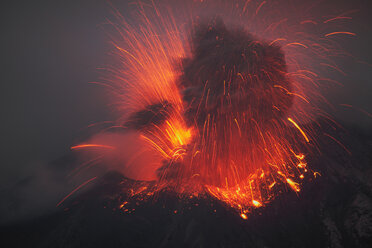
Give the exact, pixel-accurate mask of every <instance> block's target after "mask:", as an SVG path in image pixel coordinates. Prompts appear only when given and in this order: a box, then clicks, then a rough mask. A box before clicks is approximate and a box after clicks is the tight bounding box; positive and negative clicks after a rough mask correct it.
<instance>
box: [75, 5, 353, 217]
mask: <svg viewBox="0 0 372 248" xmlns="http://www.w3.org/2000/svg"><path fill="white" fill-rule="evenodd" d="M206 2H207V1H206ZM217 2H218V1H216V3H214V4H213V6H214V7H213V8H215V9H218V7H216V6H220V9H224V11H223V12H222V13H224V14H221V15H212V17H211V16H209V17H207V18H201V17H200V15H199V14H198V13H199V12H198V11H196V10H197V9H198V8H199V9H200V12H203V11H204V10H205V9H206V8H207V7H206V6H211V5H210V4H209V5H208V3H204V2H203V1H201V2H200V3H199V2H198V3H195V2H193V4H191V5H192V7H190V6H189V9H191V11H190V12H192V13H191V14H190V16H189V17H186V18H184V19H182V18H183V16H182V17H180V16H181V15H177V18H176V17H175V15H176V14H177V13H176V12H175V13H172V12H171V11H170V10H169V9H168V8H161V7H159V6H156V5H155V4H153V3H152V4H150V5H146V4H139V5H138V6H137V7H138V11H137V12H138V16H137V17H138V18H137V19H136V23H135V24H130V23H128V22H127V21H125V20H124V18H123V17H122V16H121V15H120V13H119V12H117V11H114V15H115V17H116V19H117V20H118V23H114V22H110V25H111V26H112V27H113V28H114V30H115V33H116V34H118V35H113V36H112V44H113V47H114V56H113V58H115V59H116V61H115V63H114V66H112V67H111V68H109V69H108V71H109V72H110V73H109V74H110V77H109V80H108V81H109V84H108V85H109V88H110V93H111V94H112V99H114V106H116V107H117V110H118V112H119V113H120V117H119V118H118V120H117V125H116V126H119V127H120V128H122V129H124V130H125V131H126V132H131V133H135V139H136V140H137V141H136V142H137V143H138V142H139V143H140V144H141V145H139V147H140V148H141V149H140V151H138V153H137V154H136V155H134V154H132V155H131V156H129V157H130V159H129V160H130V162H131V163H132V167H131V168H132V169H131V175H132V176H129V177H132V178H134V179H137V180H138V179H141V175H140V174H141V172H140V171H143V168H144V169H145V170H146V168H147V166H148V165H147V164H144V163H143V160H141V161H142V162H141V163H140V165H139V163H138V161H137V163H135V162H134V161H135V160H138V157H141V156H147V155H145V152H147V153H151V154H152V155H151V156H152V158H153V159H152V161H151V162H152V166H154V164H155V170H154V169H152V171H153V175H152V176H151V178H152V179H151V181H152V182H151V183H150V184H151V185H152V187H148V188H146V190H147V191H151V192H158V191H163V190H166V191H173V192H176V193H177V194H179V195H180V196H205V195H210V196H212V197H215V198H217V199H218V200H221V201H222V202H224V203H226V204H227V205H229V206H231V207H232V208H234V209H237V210H238V211H239V212H240V213H241V216H242V218H247V215H246V213H248V212H250V211H251V210H252V209H253V208H258V207H261V206H264V205H265V204H267V203H268V202H269V201H271V200H272V199H273V198H274V197H276V196H277V195H278V192H281V191H283V190H286V189H289V190H293V191H294V192H296V193H298V192H300V191H301V182H302V181H303V180H305V179H306V178H308V177H314V176H316V175H319V173H318V172H314V171H312V170H311V168H310V167H311V166H309V168H308V165H307V164H308V163H307V162H306V158H305V155H306V154H309V153H314V152H316V134H315V133H314V132H313V131H312V125H314V124H313V123H316V116H317V115H322V116H327V118H328V119H330V120H331V118H329V116H328V115H327V114H326V113H325V112H324V111H322V110H321V109H320V107H319V106H321V104H320V102H322V100H324V99H323V98H322V96H321V91H320V87H321V82H323V83H324V82H325V81H327V80H328V79H326V78H325V77H321V76H320V75H319V73H318V72H317V71H316V69H317V68H316V67H314V66H312V64H322V65H324V66H326V67H328V68H330V67H331V68H334V69H337V67H336V66H335V65H334V64H333V63H332V62H330V59H329V58H330V56H329V54H331V53H334V52H335V51H336V50H335V49H334V48H333V47H332V44H333V42H332V41H330V39H329V37H330V36H333V35H336V32H333V33H328V34H324V35H322V36H321V37H320V38H317V36H316V35H314V34H313V35H311V34H309V33H306V32H305V30H306V26H307V25H312V26H315V25H317V24H318V23H319V21H315V20H314V19H305V20H297V19H296V20H295V21H297V24H296V25H295V24H293V23H294V22H295V21H292V22H290V21H288V18H287V17H286V18H281V19H280V18H279V19H277V20H270V21H269V19H270V18H268V17H262V16H260V14H261V11H262V8H263V7H264V6H265V7H266V8H269V7H268V6H267V5H269V4H270V2H269V1H263V2H254V1H252V2H251V1H234V3H235V2H236V4H229V7H228V8H226V4H222V3H217ZM273 5H275V4H273ZM221 6H222V7H221ZM213 8H212V9H211V8H208V10H209V12H210V11H213ZM272 8H273V10H274V9H275V8H274V7H272ZM163 9H166V11H164V10H163ZM229 10H231V11H230V12H229ZM184 12H186V11H184ZM268 12H269V13H268V16H270V11H268ZM225 13H229V14H225ZM231 13H238V14H237V15H234V14H231ZM226 16H227V17H226ZM235 16H236V19H237V21H234V22H232V21H231V19H234V18H233V17H235ZM180 20H181V21H180ZM243 20H245V21H243ZM260 20H264V21H262V22H260ZM335 20H337V19H335ZM332 21H333V20H328V22H332ZM328 22H324V23H328ZM138 23H139V24H138ZM185 23H189V24H187V25H186V24H185ZM247 23H249V24H247ZM265 25H266V26H265ZM345 33H346V32H337V34H345ZM314 61H316V63H314ZM328 81H331V82H333V81H332V80H328ZM330 122H331V121H330ZM108 143H109V142H108ZM127 145H128V144H127ZM130 145H131V144H129V146H130ZM92 146H96V147H98V148H99V147H100V146H103V147H105V148H106V149H107V147H111V148H112V147H115V146H112V144H96V145H95V144H81V145H80V146H75V147H74V148H84V147H92ZM123 149H126V148H125V147H124V148H123ZM115 150H117V152H118V153H120V149H118V147H116V149H115ZM126 166H127V165H123V168H124V169H123V170H122V171H123V174H124V175H127V176H128V173H126V172H127V171H128V170H127V169H125V168H127V167H126ZM138 167H141V170H140V169H138V171H137V170H136V168H138ZM152 168H153V167H152ZM133 171H134V173H133ZM136 171H137V172H138V173H136ZM142 191H143V190H141V192H142ZM149 195H151V194H149Z"/></svg>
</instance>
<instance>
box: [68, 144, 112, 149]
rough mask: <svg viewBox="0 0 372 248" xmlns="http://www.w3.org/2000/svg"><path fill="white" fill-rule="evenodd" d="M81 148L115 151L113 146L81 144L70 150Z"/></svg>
mask: <svg viewBox="0 0 372 248" xmlns="http://www.w3.org/2000/svg"><path fill="white" fill-rule="evenodd" d="M81 148H107V149H115V147H113V146H108V145H100V144H81V145H77V146H72V147H71V149H72V150H74V149H81Z"/></svg>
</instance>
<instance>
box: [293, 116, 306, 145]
mask: <svg viewBox="0 0 372 248" xmlns="http://www.w3.org/2000/svg"><path fill="white" fill-rule="evenodd" d="M288 120H289V121H290V122H292V124H293V125H294V126H295V127H296V128H297V129H298V130H299V131H300V132H301V134H302V136H304V138H305V140H306V142H310V140H309V138H308V137H307V135H306V134H305V132H304V131H303V130H302V129H301V128H300V126H299V125H297V123H296V122H295V121H294V120H292V118H288Z"/></svg>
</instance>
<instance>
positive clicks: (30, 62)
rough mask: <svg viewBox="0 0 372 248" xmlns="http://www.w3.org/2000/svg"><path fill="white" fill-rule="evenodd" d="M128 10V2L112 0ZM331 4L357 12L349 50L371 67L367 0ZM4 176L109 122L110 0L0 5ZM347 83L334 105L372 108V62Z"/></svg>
mask: <svg viewBox="0 0 372 248" xmlns="http://www.w3.org/2000/svg"><path fill="white" fill-rule="evenodd" d="M111 2H113V4H114V5H115V6H116V7H117V8H118V9H119V10H120V11H121V12H122V13H124V15H125V12H126V8H125V6H126V2H127V1H125V0H123V1H111ZM325 2H331V4H330V6H335V8H340V9H345V8H346V10H348V8H352V9H359V10H360V12H359V13H358V14H355V15H354V16H356V18H354V20H353V21H354V22H355V23H356V25H355V28H354V29H353V31H354V32H356V33H357V34H358V37H356V38H354V39H353V40H351V41H348V43H347V44H346V46H347V48H348V49H349V50H350V52H351V53H352V54H353V55H354V56H356V57H358V58H359V59H360V60H364V61H366V62H367V63H369V64H372V45H371V44H372V32H371V25H372V17H371V16H372V15H371V14H370V11H371V10H372V9H371V7H370V5H371V4H370V3H369V2H370V1H368V0H364V1H363V0H348V1H346V0H342V1H340V0H339V1H335V0H334V1H333V0H332V1H325ZM1 10H2V13H1V16H0V18H1V37H2V38H1V40H2V41H1V42H2V46H1V49H2V53H1V61H2V66H1V71H2V72H1V129H0V130H1V169H2V171H1V173H0V182H1V183H0V185H3V184H7V183H8V182H9V181H12V180H15V179H16V178H18V177H19V176H20V175H23V174H27V173H28V172H29V171H32V166H33V164H34V163H35V162H38V161H50V160H52V159H55V158H58V157H59V156H61V155H63V154H65V153H67V152H68V151H69V147H70V145H71V144H73V142H74V140H75V139H76V138H78V137H79V136H80V135H81V133H82V130H83V129H84V128H85V127H86V126H87V125H89V124H91V123H94V122H99V121H103V120H107V119H112V116H111V114H110V113H109V108H108V107H107V106H106V105H107V104H108V101H107V99H105V97H106V96H105V95H104V94H103V92H104V91H103V88H102V87H99V86H96V85H93V84H89V83H88V82H92V81H99V76H100V72H99V71H98V70H97V68H98V67H100V66H102V65H104V64H105V60H106V59H107V53H108V52H109V45H108V37H107V36H106V35H105V33H104V31H103V30H102V28H101V27H100V25H101V24H102V23H104V21H105V18H107V17H110V11H109V5H108V4H107V2H106V1H105V0H101V1H99V0H82V1H11V3H8V5H3V6H2V7H1ZM346 67H348V69H350V71H351V74H350V75H349V76H348V77H347V78H345V79H343V81H342V83H343V84H344V85H345V87H344V88H342V89H339V90H337V91H334V92H332V93H331V95H332V96H331V98H332V99H334V101H335V102H340V103H348V104H352V105H354V106H356V107H358V108H363V109H365V110H366V111H369V112H372V101H371V98H372V94H371V92H372V82H371V81H372V80H371V79H372V73H371V71H372V67H371V66H368V65H365V64H360V63H359V64H358V63H354V62H353V63H350V64H349V63H348V64H346ZM337 116H338V118H341V119H344V120H347V121H350V122H354V123H357V124H358V125H359V126H362V127H364V128H367V127H368V126H369V125H371V123H372V122H371V119H370V118H367V117H365V116H362V114H360V113H355V112H352V111H345V112H342V113H341V112H340V113H338V114H337Z"/></svg>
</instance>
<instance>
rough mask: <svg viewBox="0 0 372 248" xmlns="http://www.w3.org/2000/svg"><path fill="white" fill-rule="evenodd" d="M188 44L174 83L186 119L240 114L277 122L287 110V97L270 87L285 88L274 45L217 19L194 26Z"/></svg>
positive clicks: (281, 63) (279, 55)
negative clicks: (179, 90) (184, 106)
mask: <svg viewBox="0 0 372 248" xmlns="http://www.w3.org/2000/svg"><path fill="white" fill-rule="evenodd" d="M190 43H191V50H192V51H191V57H189V58H186V59H184V61H183V63H182V70H183V76H182V77H181V79H180V83H179V84H180V87H181V88H182V89H183V97H184V100H185V101H186V102H187V103H188V106H187V107H188V108H187V113H186V115H187V117H188V118H189V119H190V120H192V119H193V117H194V116H195V114H196V113H198V118H199V119H198V122H199V123H203V122H204V119H205V118H206V116H207V115H208V114H212V115H224V114H226V113H234V112H243V111H248V112H250V113H251V114H252V117H253V118H255V119H257V120H261V119H264V120H265V119H271V118H279V117H280V116H282V115H283V114H285V113H286V112H287V111H288V109H289V108H290V107H291V105H292V101H293V97H291V96H289V95H287V94H283V92H282V90H281V89H279V88H275V87H274V84H278V85H280V86H281V87H283V88H286V89H287V90H290V89H291V83H290V82H289V81H288V79H287V78H286V72H287V65H286V62H285V56H284V53H283V52H282V50H281V48H280V47H279V46H276V45H271V44H269V43H267V42H265V41H261V40H258V39H256V38H255V37H253V36H252V35H251V34H250V33H248V32H247V31H245V30H244V29H243V28H242V27H233V28H228V27H226V26H225V24H224V23H223V21H222V19H220V18H214V19H211V20H210V21H207V22H202V23H200V24H198V25H197V26H196V28H195V30H194V32H193V34H192V37H191V40H190ZM200 105H201V106H205V107H204V108H200V107H199V106H200ZM273 105H274V106H275V105H276V106H278V107H280V110H275V109H273Z"/></svg>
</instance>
